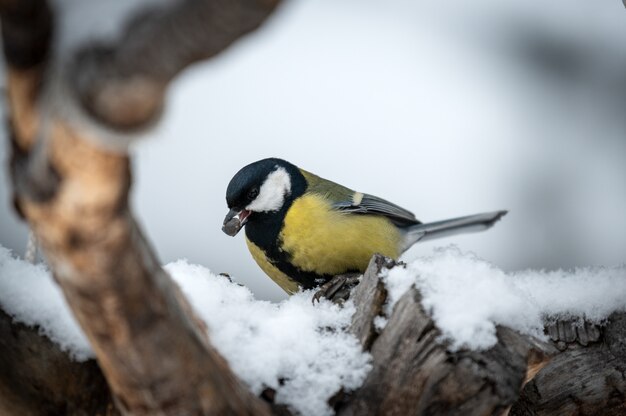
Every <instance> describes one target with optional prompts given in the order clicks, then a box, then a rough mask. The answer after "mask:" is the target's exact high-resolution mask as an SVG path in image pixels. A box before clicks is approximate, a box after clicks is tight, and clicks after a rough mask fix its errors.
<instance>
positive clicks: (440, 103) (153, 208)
mask: <svg viewBox="0 0 626 416" xmlns="http://www.w3.org/2000/svg"><path fill="white" fill-rule="evenodd" d="M75 3H76V4H77V3H78V2H75ZM77 10H78V12H77V16H78V21H80V22H82V23H81V24H82V25H83V26H86V27H87V28H89V29H90V30H93V27H91V23H89V22H91V21H90V20H89V19H88V18H87V17H85V16H81V15H80V9H77ZM75 14H76V13H75ZM96 17H97V18H96V19H94V20H93V22H96V21H101V20H106V19H102V18H101V17H102V15H101V14H100V15H96ZM86 22H87V23H86ZM625 40H626V10H624V5H623V4H622V3H621V2H620V1H618V0H610V1H604V2H589V1H582V0H568V1H566V0H552V1H550V2H503V1H500V0H474V1H472V2H463V1H459V0H454V1H435V0H388V1H385V2H382V1H374V0H315V1H312V0H291V1H288V2H287V3H285V4H284V5H283V6H282V7H281V8H280V9H279V11H278V12H277V13H276V14H275V15H274V16H273V17H272V18H271V19H270V20H269V21H268V22H267V23H266V24H265V25H264V26H263V27H262V28H261V29H260V30H258V31H257V32H254V33H253V34H252V35H250V36H248V37H246V38H245V39H244V40H242V41H239V42H238V43H236V44H235V45H234V46H232V47H231V48H230V49H228V50H227V51H226V52H224V53H222V54H221V55H219V56H218V57H216V58H214V59H212V60H210V61H207V62H205V63H203V64H201V65H197V66H195V67H193V68H192V69H191V70H189V71H187V72H185V73H184V74H183V75H182V76H181V77H179V78H178V79H177V80H176V82H175V83H174V84H173V85H172V88H171V90H170V91H169V100H168V107H167V109H166V113H165V115H164V117H163V120H162V121H161V123H160V124H159V126H158V127H157V128H156V129H155V130H154V131H151V132H149V133H148V134H146V135H145V137H144V138H142V139H141V140H139V141H137V142H136V144H135V146H134V148H133V153H134V156H135V157H134V161H133V163H134V177H135V182H134V185H133V194H132V205H133V208H134V211H135V212H136V214H137V216H138V220H139V222H140V223H141V224H142V225H143V227H144V230H145V231H146V232H147V234H148V236H149V237H150V240H151V241H152V243H153V245H154V246H155V248H156V250H157V252H158V254H159V256H160V258H161V260H162V262H163V263H167V262H170V261H173V260H176V259H179V258H187V259H189V260H190V261H191V262H194V263H198V264H202V265H204V266H206V267H209V268H210V269H211V270H212V271H214V272H228V273H230V274H231V275H232V276H233V277H234V279H235V280H237V281H238V282H240V283H243V284H245V285H246V286H248V287H249V288H250V289H251V290H252V291H253V292H254V293H255V295H256V296H257V297H258V298H261V299H270V300H278V299H281V298H283V297H285V295H284V294H283V293H282V292H281V290H280V289H278V287H277V286H275V285H274V283H273V282H272V281H271V280H270V279H269V278H267V277H265V275H264V274H263V272H262V271H261V270H260V269H259V268H258V267H257V266H256V264H255V263H254V262H253V260H252V258H251V256H250V255H249V253H248V251H247V249H246V246H245V242H244V238H243V236H242V235H239V236H237V237H236V238H231V237H228V236H226V235H225V234H223V233H222V231H221V225H222V220H223V218H224V215H225V214H226V212H227V209H226V204H225V200H224V194H225V189H226V185H227V184H228V181H229V180H230V178H231V177H232V176H233V175H234V173H235V172H236V171H237V170H239V169H240V168H241V167H243V166H244V165H246V164H248V163H250V162H253V161H255V160H258V159H261V158H265V157H270V156H275V157H281V158H284V159H287V160H289V161H291V162H293V163H295V164H297V165H299V166H300V167H302V168H304V169H307V170H310V171H312V172H315V173H317V174H318V175H320V176H322V177H326V178H328V179H332V180H335V181H337V182H339V183H342V184H344V185H346V186H349V187H352V188H353V189H357V190H360V191H364V192H368V193H372V194H374V195H378V196H381V197H383V198H385V199H389V200H390V201H393V202H395V203H397V204H399V205H401V206H404V207H406V208H408V209H410V210H412V211H413V212H414V213H415V214H416V215H417V217H418V218H419V219H420V220H422V221H434V220H440V219H445V218H449V217H456V216H462V215H468V214H474V213H478V212H483V211H491V210H496V209H508V210H509V211H510V212H509V214H508V215H507V216H506V217H505V218H504V219H503V220H502V221H501V222H500V223H498V224H497V225H496V226H495V227H494V228H493V229H491V230H489V231H488V232H485V233H479V234H472V235H466V236H459V237H453V238H448V239H445V240H437V241H434V242H429V243H424V244H421V245H417V246H415V247H414V248H412V249H411V250H410V251H409V252H408V253H406V255H405V257H406V258H407V259H411V258H414V257H416V256H421V255H427V254H428V253H430V252H431V251H432V249H433V247H437V246H442V245H449V244H456V245H458V246H459V247H460V248H461V249H462V250H464V251H472V252H474V253H476V254H477V255H478V256H480V257H482V258H484V259H487V260H489V261H491V262H493V263H494V264H495V265H497V266H498V267H501V268H503V269H505V270H519V269H525V268H531V267H532V268H546V269H554V268H559V267H560V268H572V267H576V266H583V265H615V264H620V263H623V262H624V260H625V257H626V215H625V214H626V117H625V116H626V114H625V111H626V41H625ZM3 108H4V106H3ZM3 134H4V131H3ZM0 157H1V158H2V160H3V161H5V160H6V158H7V144H6V140H2V145H1V146H0ZM4 166H5V167H4V168H3V169H2V171H1V173H0V184H1V185H0V245H3V246H5V247H9V248H11V249H13V250H14V252H15V253H16V254H18V255H22V254H23V253H24V249H25V246H26V240H27V229H26V227H25V226H24V224H22V223H20V222H19V220H18V219H17V218H16V216H15V214H14V212H13V211H12V208H11V204H10V195H9V192H8V178H7V168H6V164H5V165H4Z"/></svg>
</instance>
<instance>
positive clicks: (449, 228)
mask: <svg viewBox="0 0 626 416" xmlns="http://www.w3.org/2000/svg"><path fill="white" fill-rule="evenodd" d="M507 212H508V211H494V212H485V213H482V214H476V215H469V216H467V217H460V218H453V219H450V220H443V221H436V222H430V223H428V224H415V225H412V226H410V227H408V228H406V229H405V231H406V234H405V244H404V249H403V250H407V249H408V248H409V247H411V246H412V245H413V244H415V243H417V242H418V241H425V240H432V239H435V238H441V237H448V236H451V235H456V234H462V233H472V232H477V231H483V230H486V229H488V228H491V226H493V224H495V223H496V221H498V220H499V219H500V218H502V217H503V216H504V215H506V213H507Z"/></svg>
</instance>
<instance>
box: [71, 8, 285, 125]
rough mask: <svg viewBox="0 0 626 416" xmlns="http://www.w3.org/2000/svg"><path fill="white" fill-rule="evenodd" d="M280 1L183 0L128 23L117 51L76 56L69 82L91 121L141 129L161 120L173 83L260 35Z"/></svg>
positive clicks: (101, 48) (107, 48)
mask: <svg viewBox="0 0 626 416" xmlns="http://www.w3.org/2000/svg"><path fill="white" fill-rule="evenodd" d="M277 4H278V0H231V1H219V0H200V1H199V0H182V1H180V2H176V3H173V4H169V5H168V6H167V7H165V8H159V9H156V8H155V9H151V10H149V11H147V12H144V13H142V14H140V15H138V16H136V17H135V18H134V19H132V21H130V22H128V24H127V26H126V29H125V31H124V33H123V35H122V37H121V39H120V40H119V42H117V43H116V44H115V45H103V44H100V45H91V46H90V47H87V48H86V49H83V50H82V51H80V52H79V53H78V54H77V55H76V59H75V60H74V62H72V64H71V67H70V68H69V71H68V82H69V83H70V86H71V88H72V90H73V91H74V93H75V94H76V98H77V100H78V101H79V103H80V104H81V106H82V107H83V109H85V110H86V111H87V112H88V113H89V115H91V116H92V117H93V118H94V119H96V120H97V121H99V122H101V123H103V124H105V125H107V126H109V127H111V128H113V129H117V130H121V131H129V130H133V129H137V128H141V127H142V126H144V125H145V124H147V123H149V122H150V121H152V120H154V119H155V118H156V117H158V116H159V115H160V112H161V108H162V107H163V99H164V94H165V90H166V88H167V85H168V84H169V82H170V81H171V80H172V79H173V78H174V77H175V76H176V75H178V74H179V73H180V72H181V71H182V70H183V69H185V68H186V67H187V66H189V65H191V64H193V63H195V62H198V61H200V60H204V59H207V58H210V57H212V56H214V55H215V54H217V53H219V52H221V51H222V50H224V49H225V48H227V47H228V46H229V45H231V44H232V43H233V42H234V41H235V40H237V39H238V38H240V37H241V36H242V35H244V34H246V33H248V32H250V31H252V30H254V29H256V28H257V27H258V26H259V25H260V24H261V23H262V22H263V21H264V20H265V19H266V18H267V17H268V16H269V15H270V13H271V12H272V11H273V10H274V8H275V7H276V5H277Z"/></svg>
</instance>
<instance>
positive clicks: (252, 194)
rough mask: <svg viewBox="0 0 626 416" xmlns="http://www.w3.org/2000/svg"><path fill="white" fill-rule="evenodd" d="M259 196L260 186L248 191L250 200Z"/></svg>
mask: <svg viewBox="0 0 626 416" xmlns="http://www.w3.org/2000/svg"><path fill="white" fill-rule="evenodd" d="M257 196H259V188H252V189H250V190H249V191H248V199H249V200H250V201H252V200H253V199H254V198H256V197H257Z"/></svg>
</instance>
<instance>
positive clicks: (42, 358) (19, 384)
mask: <svg viewBox="0 0 626 416" xmlns="http://www.w3.org/2000/svg"><path fill="white" fill-rule="evenodd" d="M0 414H2V415H5V416H12V415H15V416H18V415H19V416H28V415H33V416H35V415H68V416H83V415H84V416H87V415H107V416H108V415H111V416H112V415H116V414H118V412H117V411H116V410H115V408H114V406H113V401H112V397H111V393H110V391H109V387H108V386H107V383H106V381H105V379H104V376H103V375H102V372H101V371H100V368H99V367H98V364H97V363H96V362H95V361H94V360H89V361H86V362H82V363H78V362H76V361H73V360H72V359H71V358H70V357H69V356H68V355H67V354H66V353H65V352H63V351H61V350H60V349H59V347H58V346H57V345H56V344H54V343H53V342H52V341H50V340H49V339H48V338H46V337H44V336H42V335H40V334H39V330H38V328H36V327H34V328H33V327H28V326H26V325H23V324H20V323H16V322H14V321H13V319H12V318H11V317H10V316H9V315H7V314H6V313H4V312H2V311H0Z"/></svg>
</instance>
